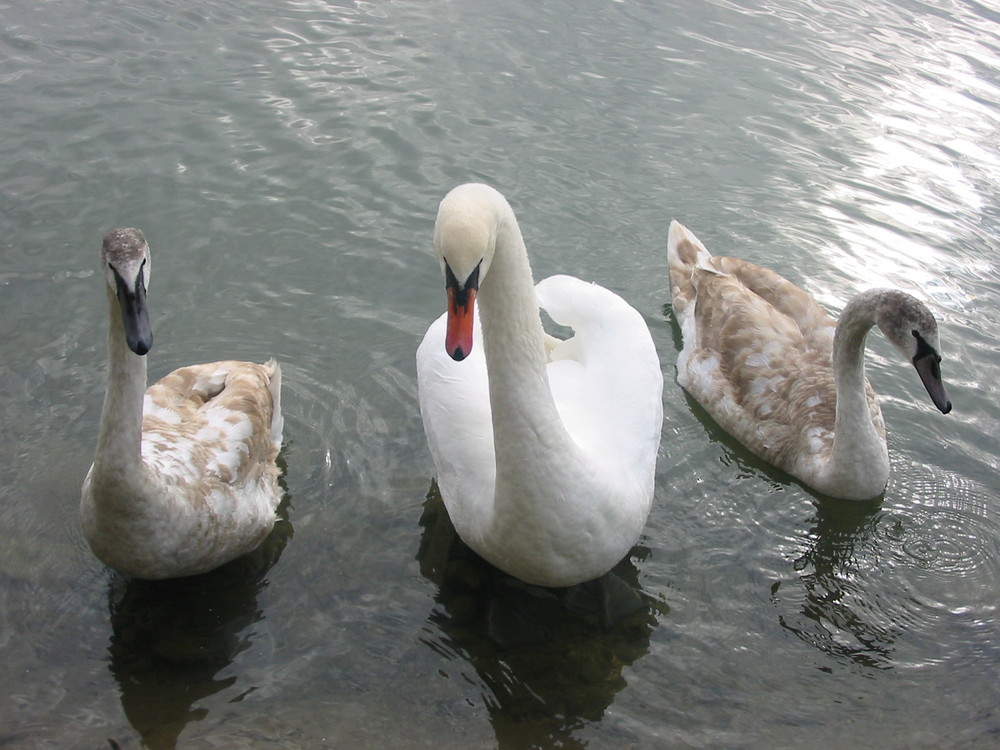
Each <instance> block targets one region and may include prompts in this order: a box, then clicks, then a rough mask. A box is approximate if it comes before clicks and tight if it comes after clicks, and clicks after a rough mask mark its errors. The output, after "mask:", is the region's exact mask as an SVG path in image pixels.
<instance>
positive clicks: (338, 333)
mask: <svg viewBox="0 0 1000 750" xmlns="http://www.w3.org/2000/svg"><path fill="white" fill-rule="evenodd" d="M998 80H1000V8H997V7H995V6H991V4H990V3H978V2H971V1H966V2H959V1H958V0H928V1H927V2H916V1H908V0H896V1H890V0H879V1H878V2H874V3H872V2H861V1H860V0H842V1H841V2H835V3H811V2H806V1H804V0H772V1H769V2H767V3H763V4H762V3H756V2H749V0H747V2H736V1H732V2H731V1H729V0H718V1H716V2H707V1H706V2H694V1H691V2H680V3H659V2H653V1H652V0H649V1H636V2H633V1H631V0H622V1H621V2H601V1H598V0H586V2H580V3H570V2H555V3H544V4H542V3H538V4H535V3H532V4H528V3H507V4H504V3H494V2H481V1H479V0H470V1H469V2H464V1H463V2H444V1H443V0H431V1H430V2H384V3H383V2H375V3H368V2H353V3H352V2H345V3H333V2H322V1H320V0H302V1H301V2H292V1H290V0H288V1H284V2H275V3H263V2H258V1H254V0H251V2H246V3H237V2H222V1H217V0H211V1H210V2H205V3H201V4H197V5H195V4H190V5H189V4H183V3H177V2H170V1H169V0H153V1H152V2H110V1H109V0H94V1H93V2H84V0H56V1H54V2H39V3H28V2H16V1H15V2H3V1H2V0H0V93H2V101H3V114H2V116H0V164H3V169H2V170H0V232H2V234H0V290H2V292H0V424H2V425H3V427H4V429H5V431H6V434H5V436H4V438H3V440H2V441H0V538H2V539H3V543H2V545H0V677H2V683H3V688H2V691H0V747H11V748H46V747H52V748H95V747H109V746H111V745H110V744H109V741H110V742H111V743H113V744H115V745H117V746H119V747H121V748H139V747H150V748H157V749H161V748H173V747H178V748H209V747H275V748H315V747H343V748H357V747H373V748H374V747H379V748H381V747H394V748H410V747H412V748H418V747H429V746H433V747H439V748H489V747H500V748H504V749H505V750H513V749H515V748H528V747H563V748H573V747H594V748H674V747H706V748H708V747H712V748H714V747H735V748H752V747H769V748H770V747H802V746H807V745H816V746H832V745H834V744H852V745H855V746H859V747H873V746H879V747H885V748H903V747H906V748H914V747H916V748H922V747H926V748H936V747H941V746H952V747H989V746H993V745H996V744H998V743H1000V708H998V706H1000V677H998V675H1000V618H998V611H997V602H998V594H1000V542H998V539H1000V489H998V487H1000V479H998V467H1000V447H998V437H1000V428H998V424H1000V421H998V418H1000V409H998V407H997V393H998V386H997V384H996V380H995V378H994V376H993V373H994V372H995V371H996V368H997V365H998V364H1000V354H998V348H997V346H996V326H997V323H998V320H1000V301H998V300H1000V295H998V291H1000V271H998V269H997V266H996V258H997V257H998V254H1000V240H998V237H1000V209H998V206H1000V189H998V187H997V186H998V185H1000V88H998V86H997V81H998ZM472 179H475V180H483V181H487V182H490V183H492V184H494V185H495V186H497V187H498V188H499V189H501V190H502V191H503V192H504V193H506V195H507V196H508V197H509V198H510V200H511V202H512V204H513V206H514V208H515V210H516V211H517V213H518V216H519V219H520V222H521V225H522V228H523V230H524V233H525V237H526V240H527V242H528V245H529V250H530V252H531V254H532V259H533V265H534V268H535V272H536V276H537V277H538V278H542V277H544V276H546V275H549V274H551V273H555V272H569V273H573V274H574V275H577V276H580V277H582V278H585V279H590V280H593V281H597V282H599V283H601V284H603V285H605V286H607V287H609V288H611V289H613V290H615V291H617V292H619V293H620V294H622V295H623V296H625V297H626V298H627V299H628V300H629V301H630V302H631V303H632V304H633V305H634V306H635V307H636V308H637V309H639V310H640V312H642V313H643V315H644V316H645V318H646V320H647V322H648V323H649V326H650V329H651V330H652V332H653V336H654V339H655V341H656V344H657V347H658V349H659V352H660V356H661V359H662V361H663V367H664V372H665V375H666V388H665V392H664V408H665V421H664V428H663V443H662V448H661V455H660V461H659V467H658V471H657V489H656V498H655V501H654V506H653V510H652V513H651V515H650V519H649V522H648V525H647V528H646V531H645V534H644V535H643V537H642V539H641V540H640V544H639V545H638V546H637V547H636V548H635V549H634V550H633V553H632V555H631V556H630V557H629V559H627V560H625V561H623V563H622V564H621V565H620V566H619V570H618V572H619V574H620V576H621V578H622V580H623V581H625V582H626V583H627V584H628V585H629V586H630V588H631V589H632V590H633V591H637V592H638V593H639V595H640V597H641V601H642V603H643V608H642V609H640V611H639V612H638V613H637V614H635V615H633V616H632V617H631V618H629V619H628V620H626V621H625V622H623V623H620V624H618V625H617V626H615V627H613V628H611V629H606V628H603V627H602V626H601V624H600V623H599V622H596V621H594V620H592V619H591V618H589V617H587V616H583V615H580V616H570V615H567V614H566V612H565V611H564V610H562V609H560V608H559V607H557V606H555V605H554V603H553V601H551V600H550V599H549V598H546V597H540V596H538V595H536V594H537V592H531V591H525V590H522V589H519V588H517V587H509V586H503V585H500V584H498V583H497V581H496V579H495V576H494V575H493V574H492V572H491V571H490V570H489V569H487V568H485V567H483V566H482V565H481V564H480V563H479V561H478V560H476V559H475V558H474V557H471V556H470V555H469V554H468V553H467V552H466V551H465V550H463V549H462V547H461V545H460V544H457V543H456V542H455V539H454V537H453V535H452V532H451V530H450V528H449V526H448V523H447V518H446V517H445V516H444V514H443V513H442V512H441V509H440V506H439V505H438V504H437V503H436V502H435V498H434V495H433V485H432V482H433V467H432V463H431V460H430V456H429V453H428V451H427V448H426V444H425V442H424V437H423V429H422V426H421V422H420V417H419V412H418V408H417V401H416V387H415V368H414V363H413V356H414V352H415V350H416V346H417V344H418V342H419V340H420V337H421V336H422V335H423V331H424V330H425V329H426V327H427V325H428V324H429V323H430V321H431V320H433V319H434V318H435V317H436V316H437V315H439V314H440V312H441V311H442V310H443V306H444V292H443V285H442V281H441V277H440V272H439V269H438V267H437V264H436V262H435V261H434V259H433V257H432V255H431V231H432V225H433V219H434V214H435V211H436V206H437V203H438V201H439V200H440V198H441V197H442V196H443V195H444V193H445V192H447V190H448V189H450V188H451V187H453V186H454V185H455V184H457V183H459V182H464V181H467V180H472ZM672 218H678V219H680V220H682V221H684V223H685V224H687V225H688V226H689V227H690V228H691V229H692V230H694V231H695V232H696V233H697V234H698V235H699V237H701V239H703V240H704V241H705V242H706V244H707V245H708V246H709V248H711V249H713V250H714V251H716V252H719V253H728V254H737V255H741V256H743V257H746V258H748V259H750V260H753V261H755V262H758V263H761V264H764V265H768V266H770V267H772V268H774V269H775V270H778V271H780V272H782V273H783V274H785V275H786V276H788V277H789V278H791V279H792V280H793V281H795V282H797V283H799V284H801V285H802V286H804V287H805V288H807V289H808V290H809V291H811V292H812V293H813V294H815V295H816V297H817V299H819V300H820V302H821V303H822V304H824V305H825V306H826V307H827V308H828V309H830V310H831V311H834V312H836V311H839V309H840V308H841V307H842V305H843V304H844V302H845V301H846V299H848V298H849V297H850V296H851V294H852V293H853V292H854V291H856V290H857V289H859V288H862V287H866V286H874V285H892V286H898V287H900V288H904V289H907V290H909V291H911V292H913V293H914V294H917V295H918V296H920V297H921V298H923V299H924V300H926V301H927V302H928V303H929V304H930V305H931V306H932V308H933V309H934V312H935V314H936V315H937V316H938V318H939V320H940V322H941V337H942V345H943V348H944V357H945V360H944V362H943V364H942V367H943V372H944V376H945V378H946V380H947V381H948V385H949V388H950V391H951V396H952V399H953V401H954V403H955V411H954V412H953V413H952V414H950V415H947V416H942V415H940V414H938V413H937V412H936V411H935V410H934V409H933V407H932V406H931V405H930V403H929V402H928V401H927V399H926V398H925V396H924V394H923V391H922V388H921V386H920V384H919V382H918V381H917V379H916V377H915V376H914V373H913V372H912V369H911V368H908V367H907V366H906V365H905V363H901V362H898V361H897V358H896V356H895V355H894V353H893V352H891V351H890V348H889V347H888V345H887V344H886V343H885V341H884V340H882V339H881V338H880V337H879V336H877V335H874V336H872V341H871V346H870V357H869V377H870V379H871V381H872V383H873V386H874V387H875V390H876V391H877V392H878V393H879V394H880V396H881V397H882V399H883V411H884V414H885V417H886V421H887V424H888V428H889V433H890V436H889V437H890V452H891V462H892V470H893V474H892V478H891V480H890V483H889V486H888V488H887V491H886V493H885V496H884V498H882V500H881V501H880V502H876V503H865V504H849V503H837V502H831V501H828V500H821V499H819V498H817V497H815V496H814V495H812V494H810V493H809V492H808V491H806V490H804V489H803V488H802V487H800V486H799V485H797V484H796V483H794V482H791V481H789V480H788V478H787V477H785V476H783V475H781V474H780V473H778V472H775V471H773V470H771V469H769V468H768V467H766V466H764V465H763V464H761V463H760V462H759V461H757V460H756V459H754V458H753V457H752V456H750V455H749V454H748V453H747V452H746V451H744V450H743V449H741V448H740V447H739V446H738V445H736V444H734V443H733V441H732V440H730V439H729V438H728V437H726V436H725V435H724V434H723V433H722V432H721V431H720V430H719V429H718V428H717V427H715V426H714V425H713V424H712V423H711V422H710V421H709V420H708V419H707V417H706V415H705V414H704V412H703V411H702V410H701V409H700V408H699V407H698V406H697V405H696V404H694V403H693V402H692V401H691V400H690V399H688V398H687V397H686V396H685V395H684V393H683V392H682V391H681V390H680V389H679V388H678V387H677V386H676V384H675V382H674V370H673V366H674V361H675V359H676V354H677V350H678V347H679V340H678V333H677V331H676V329H675V327H674V326H673V323H672V320H671V318H670V316H669V314H668V312H667V309H666V306H667V305H668V303H669V294H668V292H667V281H666V263H665V257H664V246H665V238H666V230H667V225H668V224H669V221H670V219H672ZM123 225H130V226H138V227H140V228H142V229H143V231H144V232H145V233H146V235H147V237H148V238H149V241H150V244H151V246H152V248H153V253H154V268H155V271H154V273H153V282H152V288H151V294H150V305H151V309H152V319H153V324H154V328H155V332H156V347H155V348H154V349H153V351H152V352H151V353H150V355H149V356H150V375H151V376H153V377H158V376H160V375H163V374H165V373H166V372H168V371H169V370H171V369H173V368H174V367H177V366H179V365H182V364H186V363H189V362H197V361H206V360H210V359H215V358H248V359H258V360H259V359H262V358H265V357H267V356H272V355H273V356H276V357H277V358H278V359H280V360H281V361H282V363H283V368H284V397H283V407H284V412H285V419H286V445H285V449H284V451H283V454H282V460H283V462H284V464H285V466H286V474H285V478H284V481H285V485H286V487H287V502H286V504H285V506H284V514H285V517H286V520H285V521H284V522H283V523H282V524H280V525H279V527H278V529H277V531H276V533H275V535H274V536H273V537H272V538H271V539H270V540H269V541H268V543H267V544H266V545H265V546H264V547H262V548H261V550H259V551H258V553H257V554H255V555H254V556H252V557H250V558H248V559H245V560H241V561H238V562H236V563H234V564H232V565H231V566H228V567H227V568H225V569H222V570H220V571H217V572H215V573H213V574H210V575H208V576H204V577H201V578H199V579H195V580H189V581H180V582H172V583H168V584H164V585H160V586H151V585H146V584H138V583H126V582H124V581H122V580H120V579H117V578H116V577H114V576H112V575H111V574H110V573H109V572H108V571H107V570H105V569H104V568H103V567H102V566H101V565H100V564H99V563H98V562H97V561H96V560H95V559H94V558H93V557H92V556H91V554H90V552H89V550H88V549H87V547H86V544H85V542H84V541H83V538H82V535H81V533H80V529H79V525H78V520H77V515H76V514H77V504H78V498H79V488H80V483H81V482H82V479H83V476H84V474H85V473H86V470H87V467H88V466H89V464H90V461H91V460H92V452H93V446H94V442H95V437H96V429H97V420H98V415H99V411H100V406H101V402H102V399H103V389H104V357H105V327H106V321H105V320H104V316H105V312H106V311H105V304H104V299H103V294H104V293H103V291H102V290H101V283H102V282H101V279H100V276H99V274H98V273H96V269H97V251H98V248H99V244H100V238H101V237H102V235H103V233H104V232H105V231H107V230H108V229H110V228H112V227H115V226H123Z"/></svg>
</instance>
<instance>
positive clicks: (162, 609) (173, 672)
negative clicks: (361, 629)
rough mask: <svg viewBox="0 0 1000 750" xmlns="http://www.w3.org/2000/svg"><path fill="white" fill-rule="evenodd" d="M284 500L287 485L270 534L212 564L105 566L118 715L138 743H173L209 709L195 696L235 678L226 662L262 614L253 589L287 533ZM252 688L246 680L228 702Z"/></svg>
mask: <svg viewBox="0 0 1000 750" xmlns="http://www.w3.org/2000/svg"><path fill="white" fill-rule="evenodd" d="M287 508H288V495H287V493H286V495H285V500H284V501H283V502H282V505H281V506H280V507H279V509H278V521H277V523H276V524H275V526H274V529H273V531H272V532H271V534H270V536H268V537H267V539H265V540H264V542H263V543H262V544H261V545H260V546H259V547H258V548H257V549H256V550H254V551H253V552H250V553H249V554H247V555H244V556H243V557H241V558H238V559H236V560H233V561H232V562H230V563H228V564H226V565H224V566H222V567H221V568H218V569H216V570H213V571H211V572H208V573H203V574H201V575H197V576H191V577H188V578H176V579H168V580H162V581H144V580H138V579H129V580H126V579H123V578H121V577H119V576H118V575H117V574H112V575H113V578H112V580H111V584H110V589H109V593H108V600H109V609H110V611H111V627H112V634H111V639H110V643H109V645H108V652H109V655H110V669H111V672H112V674H113V675H114V678H115V681H116V682H117V683H118V687H119V690H120V691H121V702H122V708H123V709H124V711H125V716H126V717H127V718H128V721H129V723H130V724H131V725H132V727H133V728H134V729H135V731H136V732H137V733H138V734H139V736H140V737H141V738H142V743H143V746H144V747H148V748H151V750H173V749H174V748H176V747H177V746H178V737H179V736H180V734H181V732H183V731H184V729H185V727H186V726H187V725H188V724H190V723H191V722H194V721H200V720H201V719H203V718H205V716H207V715H208V709H207V708H204V707H198V706H197V704H198V703H200V702H201V701H203V700H204V699H206V698H208V697H210V696H212V695H215V694H216V693H220V692H222V691H224V690H226V689H227V688H230V687H231V686H233V685H234V684H235V683H236V682H237V680H238V679H239V677H238V676H237V675H236V674H232V673H231V672H232V670H227V667H229V666H230V664H231V663H232V662H233V660H234V659H235V658H236V657H237V656H238V655H239V654H240V653H242V652H243V651H246V650H247V649H248V648H250V647H251V645H252V640H253V636H254V630H253V627H252V626H253V625H254V623H256V622H258V621H259V620H261V619H263V613H262V612H261V610H260V608H259V606H258V604H257V596H258V594H259V593H260V592H261V591H262V590H263V589H264V588H265V587H266V586H267V583H268V579H267V578H266V575H267V572H268V571H269V570H270V569H271V567H272V566H273V565H274V564H275V563H276V562H277V561H278V558H279V557H280V556H281V553H282V551H283V550H284V547H285V545H286V544H287V543H288V541H289V540H290V539H291V537H292V534H293V530H292V525H291V524H290V523H289V522H288V513H287ZM224 672H227V674H226V676H220V675H221V674H222V673H224ZM253 690H254V688H253V687H252V686H250V687H247V688H245V689H244V690H242V691H241V692H240V693H239V694H238V695H234V696H233V697H232V698H230V699H229V701H228V702H230V703H232V702H238V701H240V700H242V698H243V697H244V696H245V695H247V694H248V693H250V692H252V691H253ZM110 742H111V746H112V747H116V746H121V747H127V746H129V745H127V744H126V743H119V742H116V740H115V739H111V740H110Z"/></svg>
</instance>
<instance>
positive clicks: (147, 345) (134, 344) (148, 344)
mask: <svg viewBox="0 0 1000 750" xmlns="http://www.w3.org/2000/svg"><path fill="white" fill-rule="evenodd" d="M128 348H129V349H131V350H132V351H133V352H135V353H136V354H138V355H139V356H140V357H143V356H145V355H146V354H147V353H148V352H149V350H150V349H152V348H153V339H152V337H150V338H148V339H139V340H138V341H130V342H128Z"/></svg>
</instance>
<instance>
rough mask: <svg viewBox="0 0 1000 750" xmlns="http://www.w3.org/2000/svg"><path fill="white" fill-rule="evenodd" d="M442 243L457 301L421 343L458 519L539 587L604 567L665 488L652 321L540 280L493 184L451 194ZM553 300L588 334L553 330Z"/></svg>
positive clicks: (428, 404) (576, 285) (475, 540)
mask: <svg viewBox="0 0 1000 750" xmlns="http://www.w3.org/2000/svg"><path fill="white" fill-rule="evenodd" d="M434 245H435V250H436V253H437V255H438V258H439V260H440V263H441V267H442V270H443V272H444V275H445V279H446V287H447V291H448V297H449V310H448V312H447V313H446V314H445V315H442V316H441V317H440V318H439V319H438V320H436V321H435V322H434V323H433V324H432V325H431V326H430V328H429V329H428V330H427V333H426V335H425V336H424V338H423V341H422V342H421V344H420V346H419V348H418V350H417V384H418V389H419V396H420V412H421V415H422V417H423V421H424V429H425V432H426V434H427V440H428V444H429V447H430V451H431V455H432V457H433V459H434V463H435V467H436V470H437V482H438V486H439V488H440V490H441V495H442V498H443V500H444V503H445V506H446V507H447V509H448V514H449V516H450V517H451V520H452V522H453V523H454V525H455V529H456V530H457V532H458V534H459V536H461V538H462V539H463V540H464V541H465V543H466V544H468V545H469V546H470V547H471V548H472V549H473V550H475V551H476V552H477V553H479V554H480V555H481V556H483V557H484V558H486V559H487V560H488V561H489V562H491V563H492V564H493V565H495V566H496V567H498V568H500V569H501V570H503V571H504V572H506V573H508V574H510V575H512V576H514V577H516V578H519V579H521V580H523V581H525V582H527V583H532V584H536V585H542V586H570V585H574V584H577V583H581V582H584V581H589V580H591V579H594V578H597V577H599V576H601V575H603V574H604V573H606V572H607V571H608V570H610V569H611V568H612V567H613V566H614V565H615V564H616V563H617V562H618V561H619V560H621V558H622V557H624V556H625V555H626V554H627V553H628V551H629V550H630V549H631V547H632V545H634V544H635V542H636V540H637V539H638V537H639V534H640V533H641V531H642V528H643V526H644V524H645V521H646V516H647V515H648V513H649V507H650V503H651V500H652V496H653V475H654V470H655V465H656V454H657V451H658V448H659V442H660V431H661V427H662V422H663V406H662V401H661V396H662V390H663V378H662V373H661V370H660V363H659V357H658V356H657V353H656V350H655V348H654V346H653V341H652V338H651V336H650V334H649V330H648V328H647V326H646V324H645V321H643V319H642V316H641V315H640V314H639V313H638V312H637V311H636V310H635V309H633V308H632V307H630V306H629V305H628V304H627V303H626V302H625V301H624V300H622V299H621V298H620V297H618V296H617V295H615V294H613V293H612V292H610V291H608V290H607V289H604V288H602V287H600V286H597V285H595V284H590V283H587V282H584V281H581V280H579V279H576V278H573V277H570V276H553V277H551V278H548V279H545V280H544V281H542V282H540V283H539V284H538V286H537V287H536V286H535V285H534V282H533V279H532V273H531V267H530V264H529V261H528V255H527V251H526V249H525V246H524V240H523V239H522V236H521V231H520V229H519V227H518V224H517V220H516V218H515V217H514V212H513V210H512V209H511V207H510V205H509V204H508V203H507V201H506V199H505V198H504V197H503V196H502V195H501V194H500V193H499V192H497V191H496V190H494V189H493V188H491V187H488V186H486V185H481V184H466V185H460V186H458V187H456V188H455V189H454V190H452V191H451V192H450V193H449V194H448V195H447V196H445V198H444V200H442V202H441V205H440V208H439V211H438V215H437V222H436V225H435V233H434ZM476 302H478V305H476V304H475V303H476ZM539 307H541V308H542V309H544V310H546V312H547V313H548V314H549V315H550V316H551V318H552V319H553V320H554V321H555V322H556V323H558V324H560V325H564V326H570V327H572V328H573V329H574V334H575V335H573V336H572V337H571V338H569V339H566V340H559V339H556V338H554V337H551V336H549V335H548V334H546V333H545V332H544V330H543V327H542V321H541V317H540V313H539Z"/></svg>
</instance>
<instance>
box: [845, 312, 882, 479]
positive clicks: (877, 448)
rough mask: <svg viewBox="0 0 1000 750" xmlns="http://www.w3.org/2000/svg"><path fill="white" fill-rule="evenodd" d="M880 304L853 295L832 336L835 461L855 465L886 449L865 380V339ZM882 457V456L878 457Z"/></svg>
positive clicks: (866, 461)
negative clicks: (834, 395)
mask: <svg viewBox="0 0 1000 750" xmlns="http://www.w3.org/2000/svg"><path fill="white" fill-rule="evenodd" d="M876 313H877V304H876V302H875V300H874V298H873V297H872V296H871V295H868V294H864V293H863V294H860V295H858V296H857V297H855V298H854V299H852V300H851V301H850V302H849V303H848V304H847V307H845V308H844V312H843V314H842V315H841V316H840V320H839V321H838V323H837V329H836V332H835V333H834V337H833V372H834V381H835V383H836V389H837V410H836V422H835V427H834V447H833V461H834V463H835V464H837V465H839V466H842V467H843V468H844V469H845V470H850V469H851V468H852V467H854V468H855V469H856V468H857V467H858V466H859V465H860V464H864V463H868V462H869V461H870V460H872V459H866V457H874V456H879V457H881V455H882V454H883V453H884V452H885V449H884V443H883V440H882V437H881V436H880V435H879V434H878V432H877V430H876V429H875V425H874V423H873V422H872V415H871V409H870V407H869V404H868V393H867V387H866V381H865V340H866V338H867V336H868V332H869V331H870V330H871V328H872V326H873V325H874V324H875V319H876ZM879 460H881V458H879Z"/></svg>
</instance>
